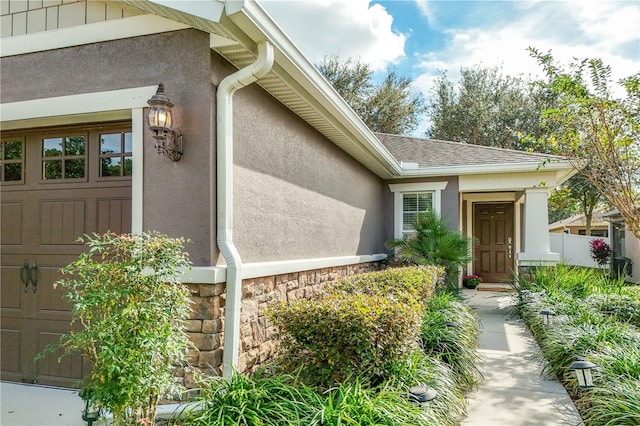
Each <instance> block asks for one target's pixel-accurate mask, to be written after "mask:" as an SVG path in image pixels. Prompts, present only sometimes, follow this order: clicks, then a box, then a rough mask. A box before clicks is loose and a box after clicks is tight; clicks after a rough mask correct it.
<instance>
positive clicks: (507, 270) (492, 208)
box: [473, 203, 514, 283]
mask: <svg viewBox="0 0 640 426" xmlns="http://www.w3.org/2000/svg"><path fill="white" fill-rule="evenodd" d="M473 218H474V220H473V230H474V231H473V233H474V237H475V238H476V243H477V245H476V246H475V248H474V255H473V268H474V273H475V274H477V275H480V276H481V277H482V278H483V280H484V282H488V283H500V282H508V281H511V280H512V277H513V268H514V261H513V257H514V256H513V250H514V246H513V244H514V241H513V204H512V203H500V204H474V208H473Z"/></svg>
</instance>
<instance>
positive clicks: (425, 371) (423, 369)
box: [386, 349, 466, 426]
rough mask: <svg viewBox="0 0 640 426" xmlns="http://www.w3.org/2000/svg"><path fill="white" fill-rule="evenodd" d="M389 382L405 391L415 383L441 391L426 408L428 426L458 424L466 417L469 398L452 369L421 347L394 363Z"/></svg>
mask: <svg viewBox="0 0 640 426" xmlns="http://www.w3.org/2000/svg"><path fill="white" fill-rule="evenodd" d="M386 385H387V386H393V387H396V388H397V389H398V391H399V392H401V393H404V394H406V393H408V391H409V388H411V387H412V386H428V387H430V388H432V389H434V390H435V391H436V392H437V393H438V394H437V396H436V398H435V399H434V400H432V401H430V402H429V404H428V405H427V407H426V408H425V416H426V422H425V423H424V424H426V425H438V426H457V425H459V424H460V422H461V420H462V419H463V418H464V416H465V406H466V401H465V399H464V396H463V394H462V392H461V391H460V388H459V386H458V383H457V379H456V377H455V374H454V373H453V371H452V370H451V368H450V367H449V366H448V365H447V364H446V363H444V362H442V361H440V360H438V359H436V358H433V357H429V356H427V355H425V353H424V352H423V351H422V350H420V349H416V350H414V351H413V352H411V353H410V354H409V355H408V356H407V357H405V358H404V359H402V360H401V361H399V362H396V363H394V364H393V365H392V366H391V368H390V377H389V379H387V382H386Z"/></svg>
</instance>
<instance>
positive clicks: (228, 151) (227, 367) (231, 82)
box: [211, 41, 274, 378]
mask: <svg viewBox="0 0 640 426" xmlns="http://www.w3.org/2000/svg"><path fill="white" fill-rule="evenodd" d="M273 58H274V54H273V46H271V44H269V42H266V41H262V42H259V43H258V58H257V59H256V61H255V62H254V63H252V64H251V65H249V66H247V67H245V68H242V69H241V70H239V71H236V72H235V73H233V74H231V75H228V76H227V77H225V78H224V80H222V81H221V82H220V84H219V85H218V90H217V93H216V111H217V119H216V124H217V129H216V132H217V146H216V149H217V167H216V173H217V176H216V189H217V222H216V223H217V225H216V227H217V238H216V240H217V243H218V247H219V249H220V252H221V253H222V255H223V256H224V259H225V261H226V262H227V278H226V282H227V299H226V302H225V304H226V305H225V310H224V312H225V321H224V352H223V354H222V375H223V376H224V377H226V378H229V377H231V376H232V375H233V373H234V371H235V370H236V369H237V367H238V355H239V354H238V344H239V341H240V309H241V307H242V273H241V269H242V259H241V258H240V253H238V250H237V249H236V247H235V245H234V244H233V94H234V93H235V92H236V90H238V89H241V88H243V87H245V86H247V85H249V84H251V83H253V82H255V81H256V80H258V79H259V78H261V77H263V76H264V75H266V74H267V73H268V72H269V71H270V70H271V67H272V65H273ZM214 84H215V83H214ZM211 168H212V169H213V164H211ZM212 198H213V197H212Z"/></svg>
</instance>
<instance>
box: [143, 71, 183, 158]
mask: <svg viewBox="0 0 640 426" xmlns="http://www.w3.org/2000/svg"><path fill="white" fill-rule="evenodd" d="M147 103H148V104H149V111H148V112H147V125H148V126H149V130H151V131H152V132H153V138H154V139H155V140H156V145H155V147H156V149H157V150H158V154H164V155H165V156H166V157H167V158H168V159H170V160H171V161H178V160H179V159H180V157H181V156H182V135H181V134H180V131H179V130H178V129H174V128H173V113H172V112H171V108H172V107H173V104H172V103H171V101H170V100H169V98H167V95H165V94H164V84H162V83H160V84H159V85H158V91H157V92H156V94H155V95H153V96H152V97H151V99H149V100H148V101H147Z"/></svg>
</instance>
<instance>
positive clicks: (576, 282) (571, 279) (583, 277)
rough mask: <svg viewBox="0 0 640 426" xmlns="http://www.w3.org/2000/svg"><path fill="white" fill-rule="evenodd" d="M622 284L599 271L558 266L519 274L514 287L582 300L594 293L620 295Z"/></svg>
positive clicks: (620, 281)
mask: <svg viewBox="0 0 640 426" xmlns="http://www.w3.org/2000/svg"><path fill="white" fill-rule="evenodd" d="M624 284H625V283H624V280H622V279H617V280H616V279H611V278H610V277H609V276H608V275H607V274H605V273H604V272H603V271H601V270H599V269H593V268H582V267H578V266H568V265H563V264H558V265H556V266H544V267H539V268H536V269H535V271H534V272H533V273H532V274H528V275H527V274H521V275H520V276H519V277H518V280H517V281H516V284H515V286H516V289H517V290H531V291H533V292H539V291H543V290H544V291H545V292H546V294H549V295H552V294H559V293H564V294H568V295H570V296H572V297H580V298H582V297H586V296H589V295H591V294H594V293H604V294H612V293H621V292H623V291H624Z"/></svg>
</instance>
